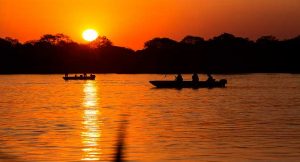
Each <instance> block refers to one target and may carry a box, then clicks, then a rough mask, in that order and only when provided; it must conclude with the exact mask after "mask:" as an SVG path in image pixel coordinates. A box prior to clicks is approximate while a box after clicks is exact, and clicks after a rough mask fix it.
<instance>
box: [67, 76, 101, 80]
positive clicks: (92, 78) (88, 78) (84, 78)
mask: <svg viewBox="0 0 300 162" xmlns="http://www.w3.org/2000/svg"><path fill="white" fill-rule="evenodd" d="M63 79H64V80H95V79H96V76H88V77H63Z"/></svg>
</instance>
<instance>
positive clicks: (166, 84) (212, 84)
mask: <svg viewBox="0 0 300 162" xmlns="http://www.w3.org/2000/svg"><path fill="white" fill-rule="evenodd" d="M149 82H150V83H151V84H152V85H154V86H156V87H157V88H216V87H218V88H224V87H226V84H227V80H226V79H221V80H219V81H198V82H195V81H181V82H178V81H167V80H166V81H165V80H152V81H149Z"/></svg>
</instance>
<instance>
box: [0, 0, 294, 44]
mask: <svg viewBox="0 0 300 162" xmlns="http://www.w3.org/2000/svg"><path fill="white" fill-rule="evenodd" d="M87 28H94V29H95V30H97V31H98V33H99V35H101V36H107V37H108V38H109V39H110V40H111V41H112V42H113V43H114V44H115V45H119V46H125V47H129V48H133V49H141V48H142V47H143V45H144V42H145V41H147V40H150V39H152V38H154V37H169V38H172V39H175V40H181V39H182V38H183V37H184V36H186V35H196V36H202V37H204V38H206V39H208V38H211V37H213V36H216V35H219V34H221V33H223V32H228V33H232V34H234V35H238V36H243V37H248V38H250V39H253V40H255V39H257V38H258V37H260V36H263V35H274V36H276V37H278V38H280V39H286V38H291V37H295V36H298V35H300V1H299V0H147V1H146V0H145V1H144V0H140V1H138V0H0V37H7V36H8V37H13V38H17V39H19V40H20V41H21V42H24V41H28V40H34V39H39V38H40V37H41V36H42V35H43V34H56V33H64V34H66V35H69V36H70V37H71V38H72V39H73V40H74V41H76V42H80V43H84V40H83V39H82V37H81V34H82V31H83V30H85V29H87Z"/></svg>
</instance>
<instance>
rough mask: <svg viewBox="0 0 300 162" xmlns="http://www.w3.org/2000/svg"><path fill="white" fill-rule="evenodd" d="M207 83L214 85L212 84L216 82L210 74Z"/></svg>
mask: <svg viewBox="0 0 300 162" xmlns="http://www.w3.org/2000/svg"><path fill="white" fill-rule="evenodd" d="M207 77H208V78H207V80H206V81H207V82H209V83H212V82H215V79H214V78H213V77H212V75H211V74H210V73H207Z"/></svg>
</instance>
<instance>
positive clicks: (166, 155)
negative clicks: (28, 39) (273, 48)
mask: <svg viewBox="0 0 300 162" xmlns="http://www.w3.org/2000/svg"><path fill="white" fill-rule="evenodd" d="M61 77H62V76H61V75H1V76H0V115H1V116H0V161H4V162H6V161H21V162H26V161H30V162H40V161H41V162H44V161H45V162H48V161H49V162H54V161H55V162H56V161H66V162H80V161H111V160H112V159H113V156H114V154H115V150H116V148H115V146H116V144H117V138H118V134H119V130H120V129H121V126H122V125H123V126H124V125H125V128H126V129H125V128H124V129H125V132H126V133H125V140H124V141H125V159H126V160H127V161H149V162H150V161H224V162H225V161H236V162H239V161H300V75H298V74H297V75H296V74H295V75H292V74H250V75H223V76H222V75H216V76H215V78H217V79H220V78H227V80H228V82H229V84H228V86H227V88H223V89H222V88H221V89H217V88H216V89H182V90H177V89H156V88H153V86H152V85H150V84H149V83H148V81H149V80H151V79H159V80H160V79H173V78H174V76H173V75H168V76H167V77H165V76H164V75H117V74H107V75H102V74H98V75H97V78H96V80H95V81H67V82H66V81H64V80H63V79H62V78H61ZM184 77H185V78H188V77H190V76H184ZM204 77H205V76H203V75H202V76H200V79H201V80H204V79H205V78H204Z"/></svg>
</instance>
